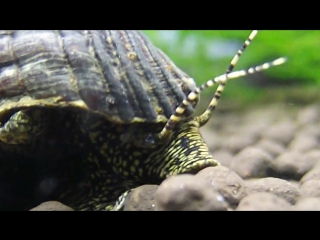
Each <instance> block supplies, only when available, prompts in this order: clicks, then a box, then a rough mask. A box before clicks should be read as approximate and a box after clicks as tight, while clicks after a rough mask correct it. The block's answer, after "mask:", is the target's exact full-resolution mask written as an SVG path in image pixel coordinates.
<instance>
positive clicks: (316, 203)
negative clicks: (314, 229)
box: [292, 197, 320, 211]
mask: <svg viewBox="0 0 320 240" xmlns="http://www.w3.org/2000/svg"><path fill="white" fill-rule="evenodd" d="M292 210H296V211H320V198H315V197H306V198H301V199H299V200H298V202H297V203H296V205H294V206H293V208H292Z"/></svg>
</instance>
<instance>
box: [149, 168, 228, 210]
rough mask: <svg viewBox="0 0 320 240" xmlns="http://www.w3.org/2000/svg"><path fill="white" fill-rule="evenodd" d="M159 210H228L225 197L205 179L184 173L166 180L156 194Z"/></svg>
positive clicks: (157, 208) (156, 207)
mask: <svg viewBox="0 0 320 240" xmlns="http://www.w3.org/2000/svg"><path fill="white" fill-rule="evenodd" d="M155 200H156V201H155V210H157V211H226V210H228V204H227V202H226V201H225V200H224V197H223V196H222V195H221V194H220V193H218V192H217V191H215V190H214V188H213V187H212V186H211V184H210V183H209V182H208V181H206V180H205V179H202V178H199V177H196V176H194V175H191V174H182V175H178V176H173V177H169V178H168V179H166V180H164V181H163V182H162V183H161V184H160V186H159V188H158V189H157V191H156V194H155Z"/></svg>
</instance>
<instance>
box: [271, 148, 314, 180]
mask: <svg viewBox="0 0 320 240" xmlns="http://www.w3.org/2000/svg"><path fill="white" fill-rule="evenodd" d="M314 164H315V161H314V159H313V158H310V157H309V158H307V157H305V154H303V153H300V152H298V151H295V150H294V151H286V152H284V153H282V154H281V155H280V156H278V157H277V158H276V159H275V160H274V164H273V171H274V176H277V177H281V178H285V179H293V180H300V178H301V177H302V176H303V175H304V174H306V173H307V172H308V171H309V170H310V169H311V168H312V167H313V166H314Z"/></svg>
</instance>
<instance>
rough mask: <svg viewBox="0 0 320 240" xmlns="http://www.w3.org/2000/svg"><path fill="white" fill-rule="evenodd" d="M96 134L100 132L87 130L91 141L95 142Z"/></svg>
mask: <svg viewBox="0 0 320 240" xmlns="http://www.w3.org/2000/svg"><path fill="white" fill-rule="evenodd" d="M98 135H100V132H89V137H90V139H91V141H92V142H93V143H96V138H97V137H98Z"/></svg>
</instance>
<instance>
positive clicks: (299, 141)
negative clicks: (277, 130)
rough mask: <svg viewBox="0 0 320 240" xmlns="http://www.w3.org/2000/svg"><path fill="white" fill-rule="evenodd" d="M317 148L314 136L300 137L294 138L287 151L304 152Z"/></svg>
mask: <svg viewBox="0 0 320 240" xmlns="http://www.w3.org/2000/svg"><path fill="white" fill-rule="evenodd" d="M318 146H319V142H318V139H317V138H316V137H314V136H307V135H300V136H298V137H295V138H294V139H293V140H292V142H291V143H290V144H289V146H288V149H294V150H295V151H300V152H306V151H310V150H312V149H315V148H317V147H318Z"/></svg>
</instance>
